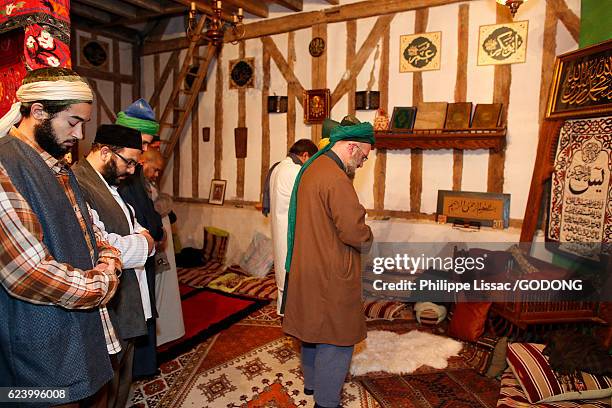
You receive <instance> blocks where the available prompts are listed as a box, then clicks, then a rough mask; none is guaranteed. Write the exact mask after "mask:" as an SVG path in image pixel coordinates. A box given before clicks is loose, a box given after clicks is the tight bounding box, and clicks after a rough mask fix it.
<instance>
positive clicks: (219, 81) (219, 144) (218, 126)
mask: <svg viewBox="0 0 612 408" xmlns="http://www.w3.org/2000/svg"><path fill="white" fill-rule="evenodd" d="M215 75H216V78H215V178H216V179H220V178H221V162H222V160H223V89H224V86H223V48H221V49H220V50H219V53H218V54H217V70H216V74H215Z"/></svg>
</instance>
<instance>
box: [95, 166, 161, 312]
mask: <svg viewBox="0 0 612 408" xmlns="http://www.w3.org/2000/svg"><path fill="white" fill-rule="evenodd" d="M94 170H95V169H94ZM96 173H97V174H98V176H100V178H101V179H102V181H103V182H104V185H105V186H106V188H108V191H109V192H110V193H111V195H112V196H113V198H114V199H115V201H116V202H117V204H119V207H121V209H122V210H123V214H124V215H125V219H126V220H127V222H128V225H129V226H130V235H119V234H115V233H112V232H107V231H106V229H105V228H104V223H103V222H102V221H101V220H100V217H99V215H98V213H97V212H96V211H95V210H94V209H92V218H93V222H94V223H95V224H97V225H98V226H99V227H100V229H101V230H102V231H103V235H104V239H105V240H106V241H107V242H108V243H109V244H111V245H112V246H114V247H115V248H117V249H118V250H119V251H121V262H122V263H123V267H124V268H125V269H134V272H135V273H136V279H137V280H138V286H139V288H140V299H141V300H142V309H143V311H144V317H145V319H150V318H151V317H153V313H152V311H151V300H150V298H149V286H148V285H147V273H146V271H145V268H144V265H145V263H146V262H147V258H148V257H149V256H151V255H153V254H155V247H153V249H152V250H151V253H148V249H149V245H148V243H147V239H146V238H145V237H144V235H141V234H140V232H142V231H146V229H145V228H143V227H142V226H141V225H140V224H138V221H136V218H134V223H132V217H131V215H130V210H131V211H132V214H135V213H134V209H133V208H132V206H130V205H129V204H127V203H126V202H125V201H123V198H121V196H120V195H119V192H118V191H117V187H115V186H109V185H108V183H107V182H106V180H104V177H102V175H101V174H100V173H99V172H98V171H97V170H96ZM128 206H130V209H128Z"/></svg>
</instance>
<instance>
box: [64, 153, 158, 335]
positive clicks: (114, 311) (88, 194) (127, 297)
mask: <svg viewBox="0 0 612 408" xmlns="http://www.w3.org/2000/svg"><path fill="white" fill-rule="evenodd" d="M72 170H73V171H74V175H75V176H76V178H77V181H78V183H79V186H80V187H81V190H82V191H83V195H84V196H85V200H86V201H87V202H88V203H89V205H90V206H91V207H92V208H93V209H95V210H96V211H97V212H98V215H99V216H100V220H101V221H102V222H103V223H104V227H105V229H106V231H107V232H113V233H115V234H119V235H121V236H126V235H130V225H129V224H128V221H127V219H126V218H125V214H124V212H123V210H122V209H121V207H120V206H119V204H117V201H116V200H115V198H114V197H113V196H112V194H111V192H110V191H108V187H106V185H105V184H104V182H103V181H102V179H101V178H100V176H99V175H98V173H96V171H95V170H94V168H93V167H91V164H89V162H88V161H87V160H85V159H83V160H80V161H79V162H78V163H77V164H76V165H74V166H73V167H72ZM107 306H108V311H109V314H110V317H111V321H112V322H113V327H114V328H115V329H116V330H117V331H118V335H119V337H120V338H121V339H122V340H128V339H131V338H134V337H138V336H142V335H145V334H147V325H146V322H145V317H144V311H143V309H142V300H141V297H140V287H139V286H138V279H137V278H136V273H135V272H134V269H124V271H123V274H122V275H121V281H120V283H119V287H118V288H117V292H116V293H115V296H114V297H113V299H112V300H111V301H110V302H109V303H108V305H107Z"/></svg>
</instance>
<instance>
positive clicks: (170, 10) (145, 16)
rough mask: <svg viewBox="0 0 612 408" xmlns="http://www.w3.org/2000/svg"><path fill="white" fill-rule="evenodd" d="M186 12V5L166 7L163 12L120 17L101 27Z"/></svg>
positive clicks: (133, 22)
mask: <svg viewBox="0 0 612 408" xmlns="http://www.w3.org/2000/svg"><path fill="white" fill-rule="evenodd" d="M184 13H186V10H185V8H184V7H182V6H176V7H166V8H164V9H163V10H162V12H161V13H157V12H148V13H141V14H140V15H139V16H138V17H136V18H120V19H115V20H114V21H111V22H110V23H108V24H104V25H102V26H101V27H114V26H118V25H124V26H125V25H130V24H138V23H144V22H148V21H150V20H152V19H161V18H171V17H174V16H178V15H181V14H184Z"/></svg>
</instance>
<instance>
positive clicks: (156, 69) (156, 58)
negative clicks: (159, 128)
mask: <svg viewBox="0 0 612 408" xmlns="http://www.w3.org/2000/svg"><path fill="white" fill-rule="evenodd" d="M160 63H161V61H160V58H159V54H155V55H153V80H154V81H155V82H154V83H155V88H157V86H158V84H159V76H160V71H159V68H160ZM153 93H155V89H153ZM151 102H152V99H149V104H150V105H151V107H152V108H153V109H154V110H155V119H158V120H159V113H160V112H159V104H155V105H153V104H152V103H151Z"/></svg>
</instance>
